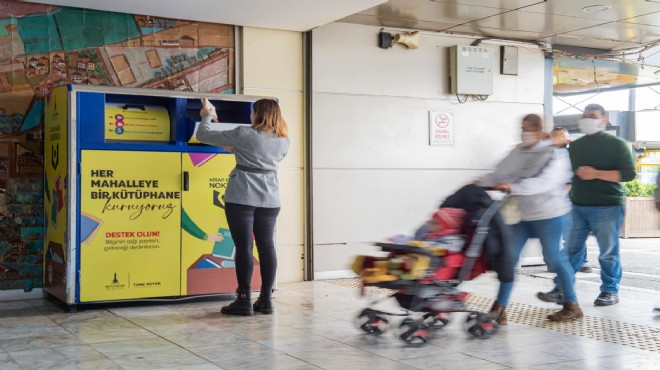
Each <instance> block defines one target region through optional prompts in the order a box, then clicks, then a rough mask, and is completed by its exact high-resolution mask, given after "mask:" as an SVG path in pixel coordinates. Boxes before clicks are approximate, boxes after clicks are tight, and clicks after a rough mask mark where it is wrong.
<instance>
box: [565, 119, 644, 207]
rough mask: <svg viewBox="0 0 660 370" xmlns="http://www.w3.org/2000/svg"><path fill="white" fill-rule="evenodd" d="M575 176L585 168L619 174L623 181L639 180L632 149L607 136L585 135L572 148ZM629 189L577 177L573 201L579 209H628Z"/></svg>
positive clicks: (574, 184)
mask: <svg viewBox="0 0 660 370" xmlns="http://www.w3.org/2000/svg"><path fill="white" fill-rule="evenodd" d="M568 152H569V154H570V157H571V166H572V167H573V173H575V171H576V170H577V169H578V168H579V167H581V166H591V167H593V168H595V169H597V170H605V171H612V170H618V171H619V172H620V173H621V181H622V182H628V181H631V180H633V179H634V178H635V176H636V175H637V174H636V173H635V163H634V162H633V157H632V154H631V152H630V149H629V148H628V145H627V144H626V143H625V142H624V141H623V140H621V139H619V138H618V137H616V136H613V135H610V134H607V133H605V132H598V133H596V134H593V135H585V136H583V137H581V138H579V139H577V140H575V141H574V142H572V143H571V145H570V146H569V147H568ZM625 195H626V193H625V189H624V187H623V184H622V183H619V182H610V181H603V180H588V181H585V180H580V178H579V177H577V176H576V175H575V174H574V175H573V183H572V187H571V201H572V202H573V204H575V205H578V206H621V205H624V199H625Z"/></svg>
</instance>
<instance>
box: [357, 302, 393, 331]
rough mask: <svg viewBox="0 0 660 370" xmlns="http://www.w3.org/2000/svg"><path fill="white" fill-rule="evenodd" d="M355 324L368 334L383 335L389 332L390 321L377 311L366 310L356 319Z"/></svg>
mask: <svg viewBox="0 0 660 370" xmlns="http://www.w3.org/2000/svg"><path fill="white" fill-rule="evenodd" d="M355 324H356V325H357V327H358V328H360V329H362V331H364V332H365V333H367V334H372V335H381V334H383V333H384V332H385V331H387V326H388V324H389V320H387V318H386V317H384V316H382V315H379V314H378V313H377V312H376V311H374V310H372V309H370V308H365V309H364V310H362V312H360V314H359V315H358V317H356V318H355Z"/></svg>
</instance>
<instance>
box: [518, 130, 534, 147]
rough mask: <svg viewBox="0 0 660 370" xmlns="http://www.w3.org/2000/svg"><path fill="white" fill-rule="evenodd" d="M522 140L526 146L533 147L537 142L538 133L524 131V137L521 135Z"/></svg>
mask: <svg viewBox="0 0 660 370" xmlns="http://www.w3.org/2000/svg"><path fill="white" fill-rule="evenodd" d="M520 139H521V140H522V142H523V144H525V145H526V146H532V145H533V144H535V143H536V141H537V140H536V132H527V131H523V132H522V135H520Z"/></svg>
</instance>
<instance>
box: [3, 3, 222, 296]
mask: <svg viewBox="0 0 660 370" xmlns="http://www.w3.org/2000/svg"><path fill="white" fill-rule="evenodd" d="M233 75H234V28H233V26H229V25H221V24H212V23H200V22H191V21H183V20H176V19H164V18H157V17H151V16H143V15H130V14H122V13H111V12H103V11H96V10H85V9H78V8H69V7H59V6H50V5H41V4H33V3H23V2H20V1H1V0H0V290H6V289H24V290H26V291H28V290H30V289H32V288H37V287H41V286H42V256H43V254H42V248H43V246H42V244H43V226H44V220H43V215H44V213H43V199H42V197H43V158H44V153H43V112H44V99H45V97H46V96H47V95H48V94H49V93H50V91H51V90H52V89H53V88H55V87H56V86H60V85H65V84H71V83H72V84H87V85H105V86H120V87H137V88H152V89H165V90H178V91H196V92H212V93H234V79H233Z"/></svg>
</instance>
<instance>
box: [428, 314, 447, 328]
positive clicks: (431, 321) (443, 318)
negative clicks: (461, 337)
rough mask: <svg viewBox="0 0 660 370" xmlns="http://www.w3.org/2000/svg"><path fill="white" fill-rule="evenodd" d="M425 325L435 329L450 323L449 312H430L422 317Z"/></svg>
mask: <svg viewBox="0 0 660 370" xmlns="http://www.w3.org/2000/svg"><path fill="white" fill-rule="evenodd" d="M422 320H423V322H424V325H426V326H428V327H429V328H431V329H434V330H440V329H442V328H444V327H445V326H447V324H449V313H435V312H429V313H426V314H424V318H423V319H422Z"/></svg>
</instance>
